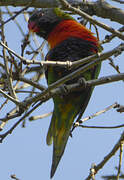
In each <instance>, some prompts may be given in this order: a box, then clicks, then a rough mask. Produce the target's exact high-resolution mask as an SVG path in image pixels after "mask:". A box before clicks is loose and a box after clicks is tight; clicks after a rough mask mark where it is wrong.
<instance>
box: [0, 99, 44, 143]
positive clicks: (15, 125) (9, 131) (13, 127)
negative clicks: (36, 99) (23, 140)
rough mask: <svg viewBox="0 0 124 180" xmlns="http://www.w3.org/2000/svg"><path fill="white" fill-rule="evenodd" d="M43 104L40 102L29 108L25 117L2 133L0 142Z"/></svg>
mask: <svg viewBox="0 0 124 180" xmlns="http://www.w3.org/2000/svg"><path fill="white" fill-rule="evenodd" d="M41 104H42V102H40V103H38V104H37V105H35V106H34V107H33V108H32V109H31V110H29V111H28V112H26V113H25V114H24V116H23V117H21V118H20V119H19V120H18V121H17V122H16V123H15V124H14V125H13V126H12V127H11V128H10V129H9V130H8V131H7V132H6V133H4V134H1V135H0V143H2V141H3V140H4V139H5V138H6V136H8V135H9V134H11V133H12V132H13V130H14V129H15V128H16V127H17V126H18V125H19V124H20V123H21V122H22V121H23V120H24V119H25V118H26V117H28V116H29V114H31V113H32V112H33V111H34V110H35V109H37V108H38V107H39V106H40V105H41Z"/></svg>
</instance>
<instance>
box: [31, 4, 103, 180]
mask: <svg viewBox="0 0 124 180" xmlns="http://www.w3.org/2000/svg"><path fill="white" fill-rule="evenodd" d="M28 29H29V31H31V32H33V33H36V34H37V35H38V36H39V37H41V38H43V39H45V40H46V41H47V42H48V45H49V51H48V53H47V55H46V57H45V59H46V60H48V61H62V62H66V61H70V62H74V61H77V60H79V59H82V58H85V57H88V56H90V55H93V54H96V53H98V49H99V40H98V39H97V38H96V37H95V36H94V34H93V33H92V32H91V30H89V29H87V28H86V27H85V26H84V25H82V24H81V23H79V22H78V21H77V20H76V19H75V18H74V17H72V16H71V15H69V13H67V12H65V11H63V10H61V9H60V8H49V9H41V10H35V12H33V14H32V15H31V16H30V17H29V20H28ZM82 66H84V65H80V66H79V67H82ZM79 67H73V68H71V67H70V68H67V67H63V66H50V65H49V66H47V68H46V71H45V76H46V79H47V83H48V86H49V85H50V84H52V83H54V82H56V81H57V80H59V79H61V78H62V77H64V76H66V75H68V74H70V73H72V72H74V71H75V70H77V69H78V68H79ZM100 68H101V63H99V64H98V65H96V66H94V67H93V68H91V69H89V70H87V71H86V72H84V73H81V74H80V75H78V76H77V77H75V78H73V79H70V80H68V81H67V82H65V85H69V84H73V83H76V82H78V81H79V80H80V79H81V78H84V79H85V80H92V79H96V78H98V75H99V73H100ZM61 88H62V89H63V90H64V92H65V93H63V94H62V95H60V94H59V95H56V96H55V97H53V102H54V110H53V114H52V118H51V122H50V126H49V129H48V134H47V138H46V142H47V144H48V145H51V144H52V143H53V157H52V167H51V174H50V177H51V178H52V177H53V176H54V174H55V171H56V169H57V167H58V164H59V162H60V159H61V157H62V155H63V153H64V151H65V147H66V144H67V141H68V139H69V136H70V130H71V128H72V125H73V123H74V120H75V119H76V118H78V117H81V116H82V115H83V113H84V111H85V109H86V107H87V105H88V102H89V100H90V97H91V94H92V92H93V89H94V88H93V87H86V88H84V89H81V88H80V89H78V90H74V91H73V92H66V90H65V88H64V85H63V86H61Z"/></svg>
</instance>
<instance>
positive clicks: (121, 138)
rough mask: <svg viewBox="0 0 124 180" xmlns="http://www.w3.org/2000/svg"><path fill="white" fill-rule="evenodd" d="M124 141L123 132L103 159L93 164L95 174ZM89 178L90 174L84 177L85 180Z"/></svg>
mask: <svg viewBox="0 0 124 180" xmlns="http://www.w3.org/2000/svg"><path fill="white" fill-rule="evenodd" d="M122 141H124V132H123V133H122V135H121V137H120V139H119V140H118V142H117V143H116V144H115V146H114V147H113V149H112V150H111V151H110V152H109V153H108V154H107V155H106V156H105V157H104V158H103V160H102V161H101V162H100V163H99V164H98V165H96V166H95V174H96V173H97V172H98V171H99V170H100V169H102V168H103V166H104V165H105V164H106V163H107V162H108V161H109V160H110V159H111V158H112V156H114V155H115V153H116V152H117V151H118V149H119V148H120V144H121V142H122ZM90 179H91V174H89V176H88V177H87V178H86V179H85V180H90Z"/></svg>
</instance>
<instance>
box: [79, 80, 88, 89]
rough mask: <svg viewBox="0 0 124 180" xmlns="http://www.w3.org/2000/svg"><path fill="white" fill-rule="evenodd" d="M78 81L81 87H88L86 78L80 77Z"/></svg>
mask: <svg viewBox="0 0 124 180" xmlns="http://www.w3.org/2000/svg"><path fill="white" fill-rule="evenodd" d="M78 83H79V85H81V87H83V88H86V86H87V85H86V80H85V78H83V77H82V78H80V79H79V80H78Z"/></svg>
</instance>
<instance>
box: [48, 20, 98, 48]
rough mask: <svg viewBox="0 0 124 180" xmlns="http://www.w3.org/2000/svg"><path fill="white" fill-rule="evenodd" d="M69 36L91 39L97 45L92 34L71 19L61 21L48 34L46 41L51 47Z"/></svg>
mask: <svg viewBox="0 0 124 180" xmlns="http://www.w3.org/2000/svg"><path fill="white" fill-rule="evenodd" d="M69 37H77V38H81V39H83V40H87V41H91V42H93V43H94V44H95V45H96V46H98V40H97V38H96V37H94V36H93V33H92V32H91V31H90V30H88V29H87V28H85V27H84V26H83V25H81V24H80V23H78V22H76V21H75V20H72V19H71V20H63V21H61V22H60V23H59V24H58V25H57V26H56V27H55V28H54V29H53V30H52V32H51V33H50V34H49V36H48V39H47V41H48V43H49V45H50V48H51V49H52V48H54V47H55V46H56V45H57V44H59V43H61V42H62V41H64V40H65V39H67V38H69Z"/></svg>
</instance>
